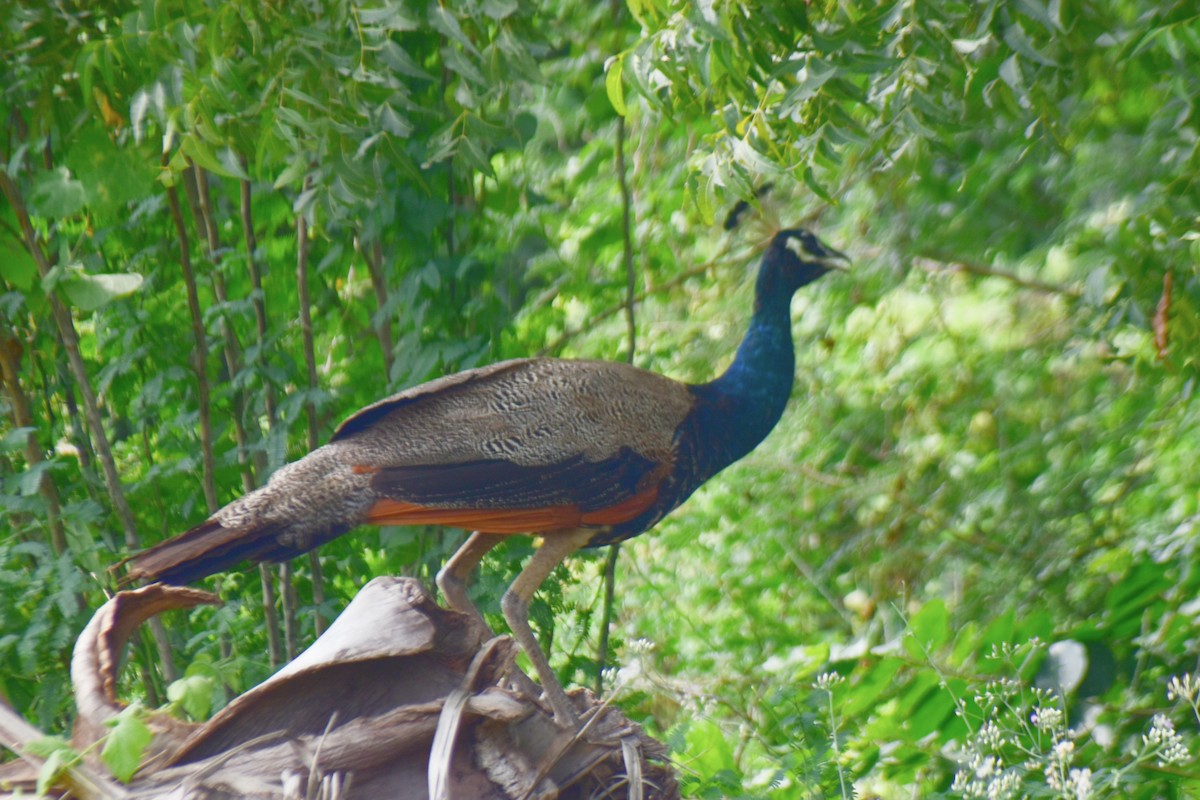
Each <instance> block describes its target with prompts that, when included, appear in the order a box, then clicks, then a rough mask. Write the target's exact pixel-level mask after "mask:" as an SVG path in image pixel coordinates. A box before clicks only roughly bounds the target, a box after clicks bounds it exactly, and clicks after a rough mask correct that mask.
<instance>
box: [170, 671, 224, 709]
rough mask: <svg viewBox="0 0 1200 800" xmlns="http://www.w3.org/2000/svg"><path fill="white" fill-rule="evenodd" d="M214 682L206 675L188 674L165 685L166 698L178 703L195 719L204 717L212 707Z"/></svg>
mask: <svg viewBox="0 0 1200 800" xmlns="http://www.w3.org/2000/svg"><path fill="white" fill-rule="evenodd" d="M215 688H216V684H215V683H214V682H213V679H212V678H210V677H208V676H207V675H188V676H186V677H183V678H180V679H179V680H177V681H175V682H174V683H172V684H171V685H170V686H168V687H167V699H168V700H170V701H171V702H172V703H175V704H177V705H180V706H182V707H183V710H184V711H186V712H187V714H188V716H189V717H191V718H192V719H195V720H201V719H206V718H207V717H208V713H209V711H210V710H211V709H212V700H213V694H214V692H215Z"/></svg>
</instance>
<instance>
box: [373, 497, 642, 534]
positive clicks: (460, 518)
mask: <svg viewBox="0 0 1200 800" xmlns="http://www.w3.org/2000/svg"><path fill="white" fill-rule="evenodd" d="M657 499H658V486H652V487H650V488H649V489H647V490H645V491H642V492H639V493H638V494H636V495H634V496H633V497H630V498H629V499H628V500H624V501H622V502H620V503H618V504H616V505H614V506H610V507H609V508H602V509H599V510H597V511H587V512H581V511H580V510H579V509H578V508H577V507H576V506H573V505H562V506H549V507H545V508H437V507H432V506H422V505H417V504H415V503H405V502H403V501H400V500H388V499H383V500H380V501H379V502H377V503H376V504H375V505H374V506H372V507H371V510H370V511H368V512H367V518H366V520H365V521H366V522H368V523H370V524H372V525H449V526H452V527H455V528H466V529H467V530H472V531H480V532H482V533H500V534H512V533H549V532H552V531H563V530H571V529H573V528H579V527H584V526H595V527H603V526H606V525H617V524H620V523H622V522H627V521H629V520H631V519H633V518H634V517H636V516H638V515H639V514H641V513H642V512H644V511H645V510H646V509H648V508H649V507H650V506H651V505H652V504H653V503H654V501H655V500H657Z"/></svg>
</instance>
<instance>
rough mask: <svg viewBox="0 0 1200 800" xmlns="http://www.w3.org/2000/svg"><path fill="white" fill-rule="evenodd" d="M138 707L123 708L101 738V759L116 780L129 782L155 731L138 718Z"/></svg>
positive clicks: (139, 709) (139, 710)
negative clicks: (102, 743) (102, 741)
mask: <svg viewBox="0 0 1200 800" xmlns="http://www.w3.org/2000/svg"><path fill="white" fill-rule="evenodd" d="M141 714H142V709H141V707H140V706H137V705H132V706H128V707H126V708H125V709H124V710H123V711H122V712H121V713H120V714H118V715H117V716H116V717H115V718H114V719H113V720H112V722H110V723H109V725H110V726H111V727H112V730H111V731H109V732H108V734H107V735H106V736H105V737H104V747H103V749H101V751H100V758H101V759H102V760H103V761H104V765H105V766H106V767H108V768H109V770H110V771H111V772H112V774H113V775H114V776H116V778H117V780H119V781H121V782H123V783H129V781H130V780H132V778H133V774H134V773H135V772H137V769H138V767H139V766H140V765H141V763H142V755H143V754H144V753H145V752H146V748H147V747H149V746H150V742H151V741H152V740H153V739H154V734H153V733H152V732H151V730H150V726H149V725H147V724H146V723H145V721H144V720H142V718H141Z"/></svg>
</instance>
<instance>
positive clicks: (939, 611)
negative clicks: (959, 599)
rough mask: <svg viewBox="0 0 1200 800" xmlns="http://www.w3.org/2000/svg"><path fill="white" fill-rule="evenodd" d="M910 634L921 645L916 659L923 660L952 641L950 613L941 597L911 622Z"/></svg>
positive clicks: (934, 600) (923, 608) (923, 607)
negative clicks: (928, 654)
mask: <svg viewBox="0 0 1200 800" xmlns="http://www.w3.org/2000/svg"><path fill="white" fill-rule="evenodd" d="M908 624H909V633H910V634H911V635H912V638H913V639H915V640H916V642H917V643H919V645H920V647H918V648H917V652H916V653H912V650H911V649H910V650H909V652H910V653H912V654H913V657H914V658H918V657H920V658H923V657H925V655H926V654H927V653H932V652H934V651H936V650H937V649H938V648H939V647H941V646H942V645H944V644H945V643H946V642H948V641H950V612H948V611H947V610H946V603H945V602H944V601H943V600H942V599H941V598H940V597H939V598H935V599H933V600H930V601H929V602H928V603H926V604H925V605H924V606H922V607H921V610H920V611H918V612H917V613H916V614H915V615H913V617H912V619H910V620H909V623H908Z"/></svg>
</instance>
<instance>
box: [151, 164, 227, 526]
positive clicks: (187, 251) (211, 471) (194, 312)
mask: <svg viewBox="0 0 1200 800" xmlns="http://www.w3.org/2000/svg"><path fill="white" fill-rule="evenodd" d="M162 163H163V167H166V166H167V163H168V158H167V155H166V153H164V154H163V157H162ZM167 203H168V205H169V206H170V208H171V219H172V220H173V221H174V223H175V235H176V237H177V238H178V239H179V263H180V266H182V267H183V280H184V285H185V287H186V288H187V299H188V314H189V316H190V317H191V320H192V341H193V344H194V346H195V348H196V351H195V353H193V354H192V370H193V371H194V372H195V373H196V398H197V406H198V409H197V410H198V415H199V419H200V463H201V465H202V467H203V477H202V481H201V483H202V485H203V487H204V503H205V506H207V508H208V513H209V514H212V513H214V512H215V511H216V510H217V509H218V508H219V507H220V504H219V503H218V501H217V480H216V471H217V467H216V457H215V456H214V454H213V431H212V408H211V400H210V392H209V386H208V370H207V362H208V336H207V334H206V333H205V332H204V316H203V313H202V312H201V310H200V293H199V291H197V289H196V273H195V271H194V270H193V269H192V255H191V246H190V245H189V244H188V235H187V227H186V225H185V224H184V221H183V209H182V208H181V207H180V204H179V192H178V190H177V189H176V188H175V186H168V187H167Z"/></svg>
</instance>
